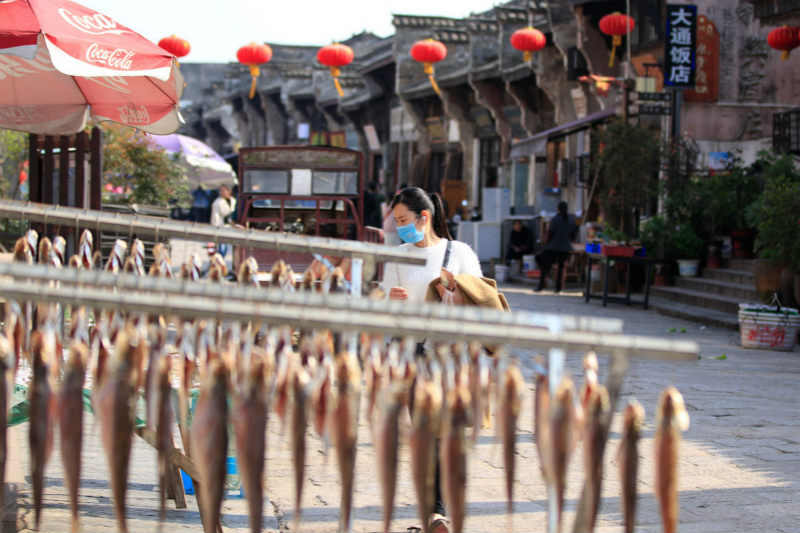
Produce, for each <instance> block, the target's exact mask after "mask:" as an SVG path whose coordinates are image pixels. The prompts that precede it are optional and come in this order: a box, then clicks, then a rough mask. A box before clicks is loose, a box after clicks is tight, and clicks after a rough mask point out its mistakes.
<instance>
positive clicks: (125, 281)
mask: <svg viewBox="0 0 800 533" xmlns="http://www.w3.org/2000/svg"><path fill="white" fill-rule="evenodd" d="M0 276H10V277H13V278H17V279H31V280H36V281H41V282H49V281H55V282H58V283H60V284H61V285H73V286H74V285H77V286H94V287H115V288H119V289H124V290H125V291H142V292H161V293H168V294H176V295H184V296H192V297H195V296H196V297H201V298H210V299H225V300H237V301H242V302H259V303H262V304H274V305H283V306H287V307H303V308H318V309H329V310H330V309H351V310H354V311H359V312H363V313H378V314H381V313H383V314H391V315H396V316H407V315H413V316H418V317H427V318H431V319H449V320H459V321H462V322H465V323H478V324H493V325H495V326H496V327H505V326H508V325H517V326H527V327H541V328H548V327H550V326H551V325H552V323H553V321H554V320H559V321H560V323H561V328H562V329H564V330H571V331H576V330H577V331H592V332H595V333H621V332H622V320H619V319H608V318H594V317H580V316H568V315H552V314H550V315H548V314H543V313H532V312H527V311H515V312H512V313H504V312H500V311H496V310H493V309H486V308H481V307H463V306H443V305H433V304H424V305H421V306H417V305H409V304H406V303H404V302H395V301H387V300H373V299H370V298H351V297H349V296H347V295H345V294H323V293H314V292H293V293H292V292H287V291H284V290H281V289H275V288H267V287H263V288H257V287H253V286H243V285H233V284H230V283H210V282H206V281H191V280H178V279H169V278H161V277H154V276H136V275H133V274H126V273H120V274H114V273H112V272H107V271H102V270H83V269H76V268H55V267H52V266H47V265H42V264H35V265H28V264H25V263H15V262H12V263H0Z"/></svg>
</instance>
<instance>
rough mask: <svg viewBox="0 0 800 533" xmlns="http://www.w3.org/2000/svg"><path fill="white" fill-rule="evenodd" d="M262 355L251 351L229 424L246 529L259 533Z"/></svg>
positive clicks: (264, 401) (264, 394) (263, 427)
mask: <svg viewBox="0 0 800 533" xmlns="http://www.w3.org/2000/svg"><path fill="white" fill-rule="evenodd" d="M265 358H266V355H265V354H261V353H259V352H252V353H251V354H250V357H249V358H248V359H247V362H246V366H245V368H244V372H243V374H242V375H241V377H240V379H239V383H238V384H237V386H236V387H235V388H234V394H233V411H232V413H231V422H232V424H233V432H234V436H235V438H236V452H237V456H238V461H239V472H240V473H241V476H242V485H243V487H244V493H245V496H246V497H247V504H248V513H249V517H250V530H251V531H253V532H257V531H261V521H262V517H263V514H264V496H263V495H264V462H265V461H264V457H265V450H266V444H267V443H266V438H267V416H268V415H267V408H268V398H267V383H266V377H267V374H268V373H270V372H271V370H268V369H267V368H266V366H267V363H266V361H265Z"/></svg>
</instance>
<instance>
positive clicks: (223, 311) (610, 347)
mask: <svg viewBox="0 0 800 533" xmlns="http://www.w3.org/2000/svg"><path fill="white" fill-rule="evenodd" d="M0 294H3V295H4V296H5V297H6V298H9V299H14V300H21V301H25V300H33V301H38V302H51V303H61V304H64V305H71V306H87V307H92V308H103V309H121V310H126V311H129V312H134V313H146V314H154V315H167V316H175V315H177V316H182V317H187V318H190V317H198V318H210V319H224V320H240V321H250V320H252V321H258V322H262V323H266V324H276V325H278V324H291V325H293V326H295V327H300V328H306V329H331V330H335V331H345V332H353V331H362V332H368V333H381V334H388V335H400V336H412V337H416V338H425V339H430V340H434V341H445V342H458V341H462V342H471V341H477V342H481V343H484V344H488V345H511V346H518V347H523V348H529V349H536V350H546V349H548V348H551V347H558V348H560V349H563V350H566V351H572V352H584V351H587V350H596V351H597V352H600V353H611V354H624V355H627V356H630V357H645V358H661V359H674V360H692V359H696V358H697V352H698V346H697V344H696V343H694V342H686V341H675V340H671V339H659V338H653V337H643V336H634V335H619V334H611V333H592V332H585V331H560V332H554V331H552V330H547V329H540V328H534V327H531V326H529V325H518V324H503V325H502V327H498V325H497V324H493V323H477V322H468V321H464V320H460V319H458V318H430V317H427V316H421V315H420V313H419V308H418V307H416V306H409V305H407V304H403V305H394V304H392V305H387V306H386V307H385V309H384V311H383V312H378V311H377V310H370V311H363V310H358V309H354V308H352V306H349V305H343V306H342V307H341V308H336V309H334V308H331V307H327V306H324V307H323V306H321V305H320V306H319V307H303V306H292V307H290V306H286V305H281V304H276V303H274V302H246V301H241V300H226V299H224V298H202V297H194V296H193V297H187V296H182V295H176V294H169V293H127V292H120V293H113V292H111V291H108V290H101V289H96V288H90V287H79V286H62V287H50V286H46V285H41V284H36V285H34V284H20V283H14V282H4V283H0ZM312 296H313V295H307V297H308V298H309V302H312V303H313V298H312ZM320 300H321V299H320ZM318 303H320V304H321V301H318Z"/></svg>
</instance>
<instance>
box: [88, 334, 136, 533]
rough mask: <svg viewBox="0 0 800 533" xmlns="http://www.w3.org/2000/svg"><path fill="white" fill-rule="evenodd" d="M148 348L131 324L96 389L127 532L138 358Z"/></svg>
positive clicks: (120, 516) (115, 494)
mask: <svg viewBox="0 0 800 533" xmlns="http://www.w3.org/2000/svg"><path fill="white" fill-rule="evenodd" d="M145 350H146V347H145V339H144V338H143V336H142V335H141V333H140V332H139V331H138V330H137V329H136V328H134V327H133V326H131V325H128V326H126V328H125V329H124V330H123V331H121V332H119V333H118V334H117V339H116V343H115V346H114V354H113V355H112V356H111V357H109V359H108V361H107V364H106V366H105V368H104V370H103V373H104V377H103V378H102V379H101V382H100V387H99V390H98V392H97V400H96V405H97V412H98V415H99V418H100V430H101V434H102V441H103V446H104V448H105V450H106V455H107V456H108V462H109V465H110V466H111V494H112V497H113V499H114V511H115V514H116V516H117V524H118V526H119V530H120V531H127V530H128V526H127V521H126V518H125V495H126V493H127V486H128V471H129V462H130V456H131V445H132V443H133V442H132V441H133V428H134V407H135V402H136V383H137V382H138V381H139V379H138V375H137V371H138V366H137V360H138V359H139V358H140V357H141V356H142V355H143V354H144V352H145Z"/></svg>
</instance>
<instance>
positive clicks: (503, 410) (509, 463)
mask: <svg viewBox="0 0 800 533" xmlns="http://www.w3.org/2000/svg"><path fill="white" fill-rule="evenodd" d="M499 378H500V382H499V386H498V393H497V414H498V416H497V418H498V426H499V428H498V429H499V431H500V436H501V440H502V443H503V466H504V467H505V471H506V497H507V498H508V500H507V512H508V513H509V514H510V513H512V512H513V511H514V472H515V459H516V453H515V446H516V434H517V419H518V418H519V412H520V409H521V408H522V391H523V389H524V388H525V381H524V380H523V379H522V374H521V373H520V371H519V368H518V367H517V365H516V364H515V363H512V364H510V365H508V366H507V367H506V368H504V369H503V371H502V372H501V374H500V376H499Z"/></svg>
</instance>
